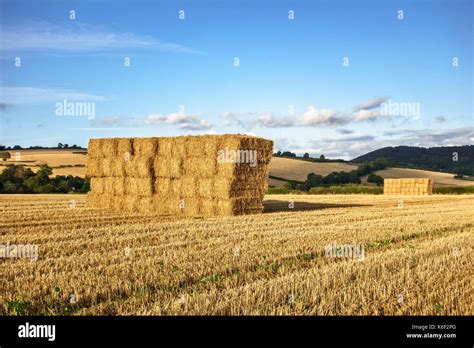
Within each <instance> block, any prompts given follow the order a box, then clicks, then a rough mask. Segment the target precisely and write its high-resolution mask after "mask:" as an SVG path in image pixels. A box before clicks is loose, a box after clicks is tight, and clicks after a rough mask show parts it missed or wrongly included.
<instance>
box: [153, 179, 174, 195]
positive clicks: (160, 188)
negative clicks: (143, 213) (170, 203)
mask: <svg viewBox="0 0 474 348" xmlns="http://www.w3.org/2000/svg"><path fill="white" fill-rule="evenodd" d="M171 180H172V179H170V178H157V179H155V185H154V186H155V193H156V194H158V195H160V196H163V197H165V196H167V195H168V194H169V192H170V182H171Z"/></svg>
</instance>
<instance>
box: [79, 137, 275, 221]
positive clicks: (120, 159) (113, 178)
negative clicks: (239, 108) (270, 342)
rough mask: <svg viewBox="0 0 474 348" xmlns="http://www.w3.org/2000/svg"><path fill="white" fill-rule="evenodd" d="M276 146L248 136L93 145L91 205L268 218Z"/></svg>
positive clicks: (116, 141)
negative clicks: (270, 174)
mask: <svg viewBox="0 0 474 348" xmlns="http://www.w3.org/2000/svg"><path fill="white" fill-rule="evenodd" d="M272 150H273V143H272V142H271V141H269V140H265V139H261V138H256V137H251V136H245V135H222V136H218V135H206V136H182V137H163V138H130V139H127V138H110V139H91V140H90V142H89V153H88V163H87V174H88V176H89V177H90V178H91V192H89V194H88V197H87V205H88V206H90V207H101V208H109V209H117V210H124V211H132V212H133V211H138V212H144V213H145V212H146V213H155V214H173V215H186V216H200V215H204V216H212V215H240V214H251V213H260V212H262V209H263V206H262V200H263V197H264V195H265V191H266V189H267V177H268V172H269V164H270V160H271V157H272Z"/></svg>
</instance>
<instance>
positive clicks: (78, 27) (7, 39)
mask: <svg viewBox="0 0 474 348" xmlns="http://www.w3.org/2000/svg"><path fill="white" fill-rule="evenodd" d="M0 46H1V47H2V50H4V51H22V50H35V51H42V50H46V51H48V52H50V51H55V52H59V51H67V52H81V51H88V52H94V51H113V50H119V49H125V48H127V49H128V48H135V49H151V50H158V51H162V52H174V53H201V52H199V51H197V50H194V49H192V48H190V47H187V46H184V45H180V44H177V43H172V42H165V41H162V40H160V39H158V38H155V37H152V36H143V35H137V34H133V33H128V32H114V31H112V30H110V29H108V28H105V27H101V26H94V25H90V24H80V23H71V25H69V26H67V27H65V26H59V25H53V24H50V23H34V24H30V25H28V26H22V27H19V26H18V27H4V28H3V32H2V36H1V37H0Z"/></svg>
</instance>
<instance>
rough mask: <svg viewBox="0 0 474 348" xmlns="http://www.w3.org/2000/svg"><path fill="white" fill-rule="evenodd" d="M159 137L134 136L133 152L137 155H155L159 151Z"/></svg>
mask: <svg viewBox="0 0 474 348" xmlns="http://www.w3.org/2000/svg"><path fill="white" fill-rule="evenodd" d="M158 143H159V138H134V139H133V154H134V155H135V156H137V157H154V156H156V154H157V151H158V146H159V145H158Z"/></svg>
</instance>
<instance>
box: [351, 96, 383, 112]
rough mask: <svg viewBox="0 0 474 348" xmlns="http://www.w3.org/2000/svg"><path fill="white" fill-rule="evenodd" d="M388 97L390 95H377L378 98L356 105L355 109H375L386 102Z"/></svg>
mask: <svg viewBox="0 0 474 348" xmlns="http://www.w3.org/2000/svg"><path fill="white" fill-rule="evenodd" d="M387 99H388V97H377V98H374V99H371V100H368V101H366V102H363V103H361V104H359V105H358V106H356V108H355V111H359V110H372V109H375V108H377V107H379V106H380V105H382V103H384V102H385V101H386V100H387Z"/></svg>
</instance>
